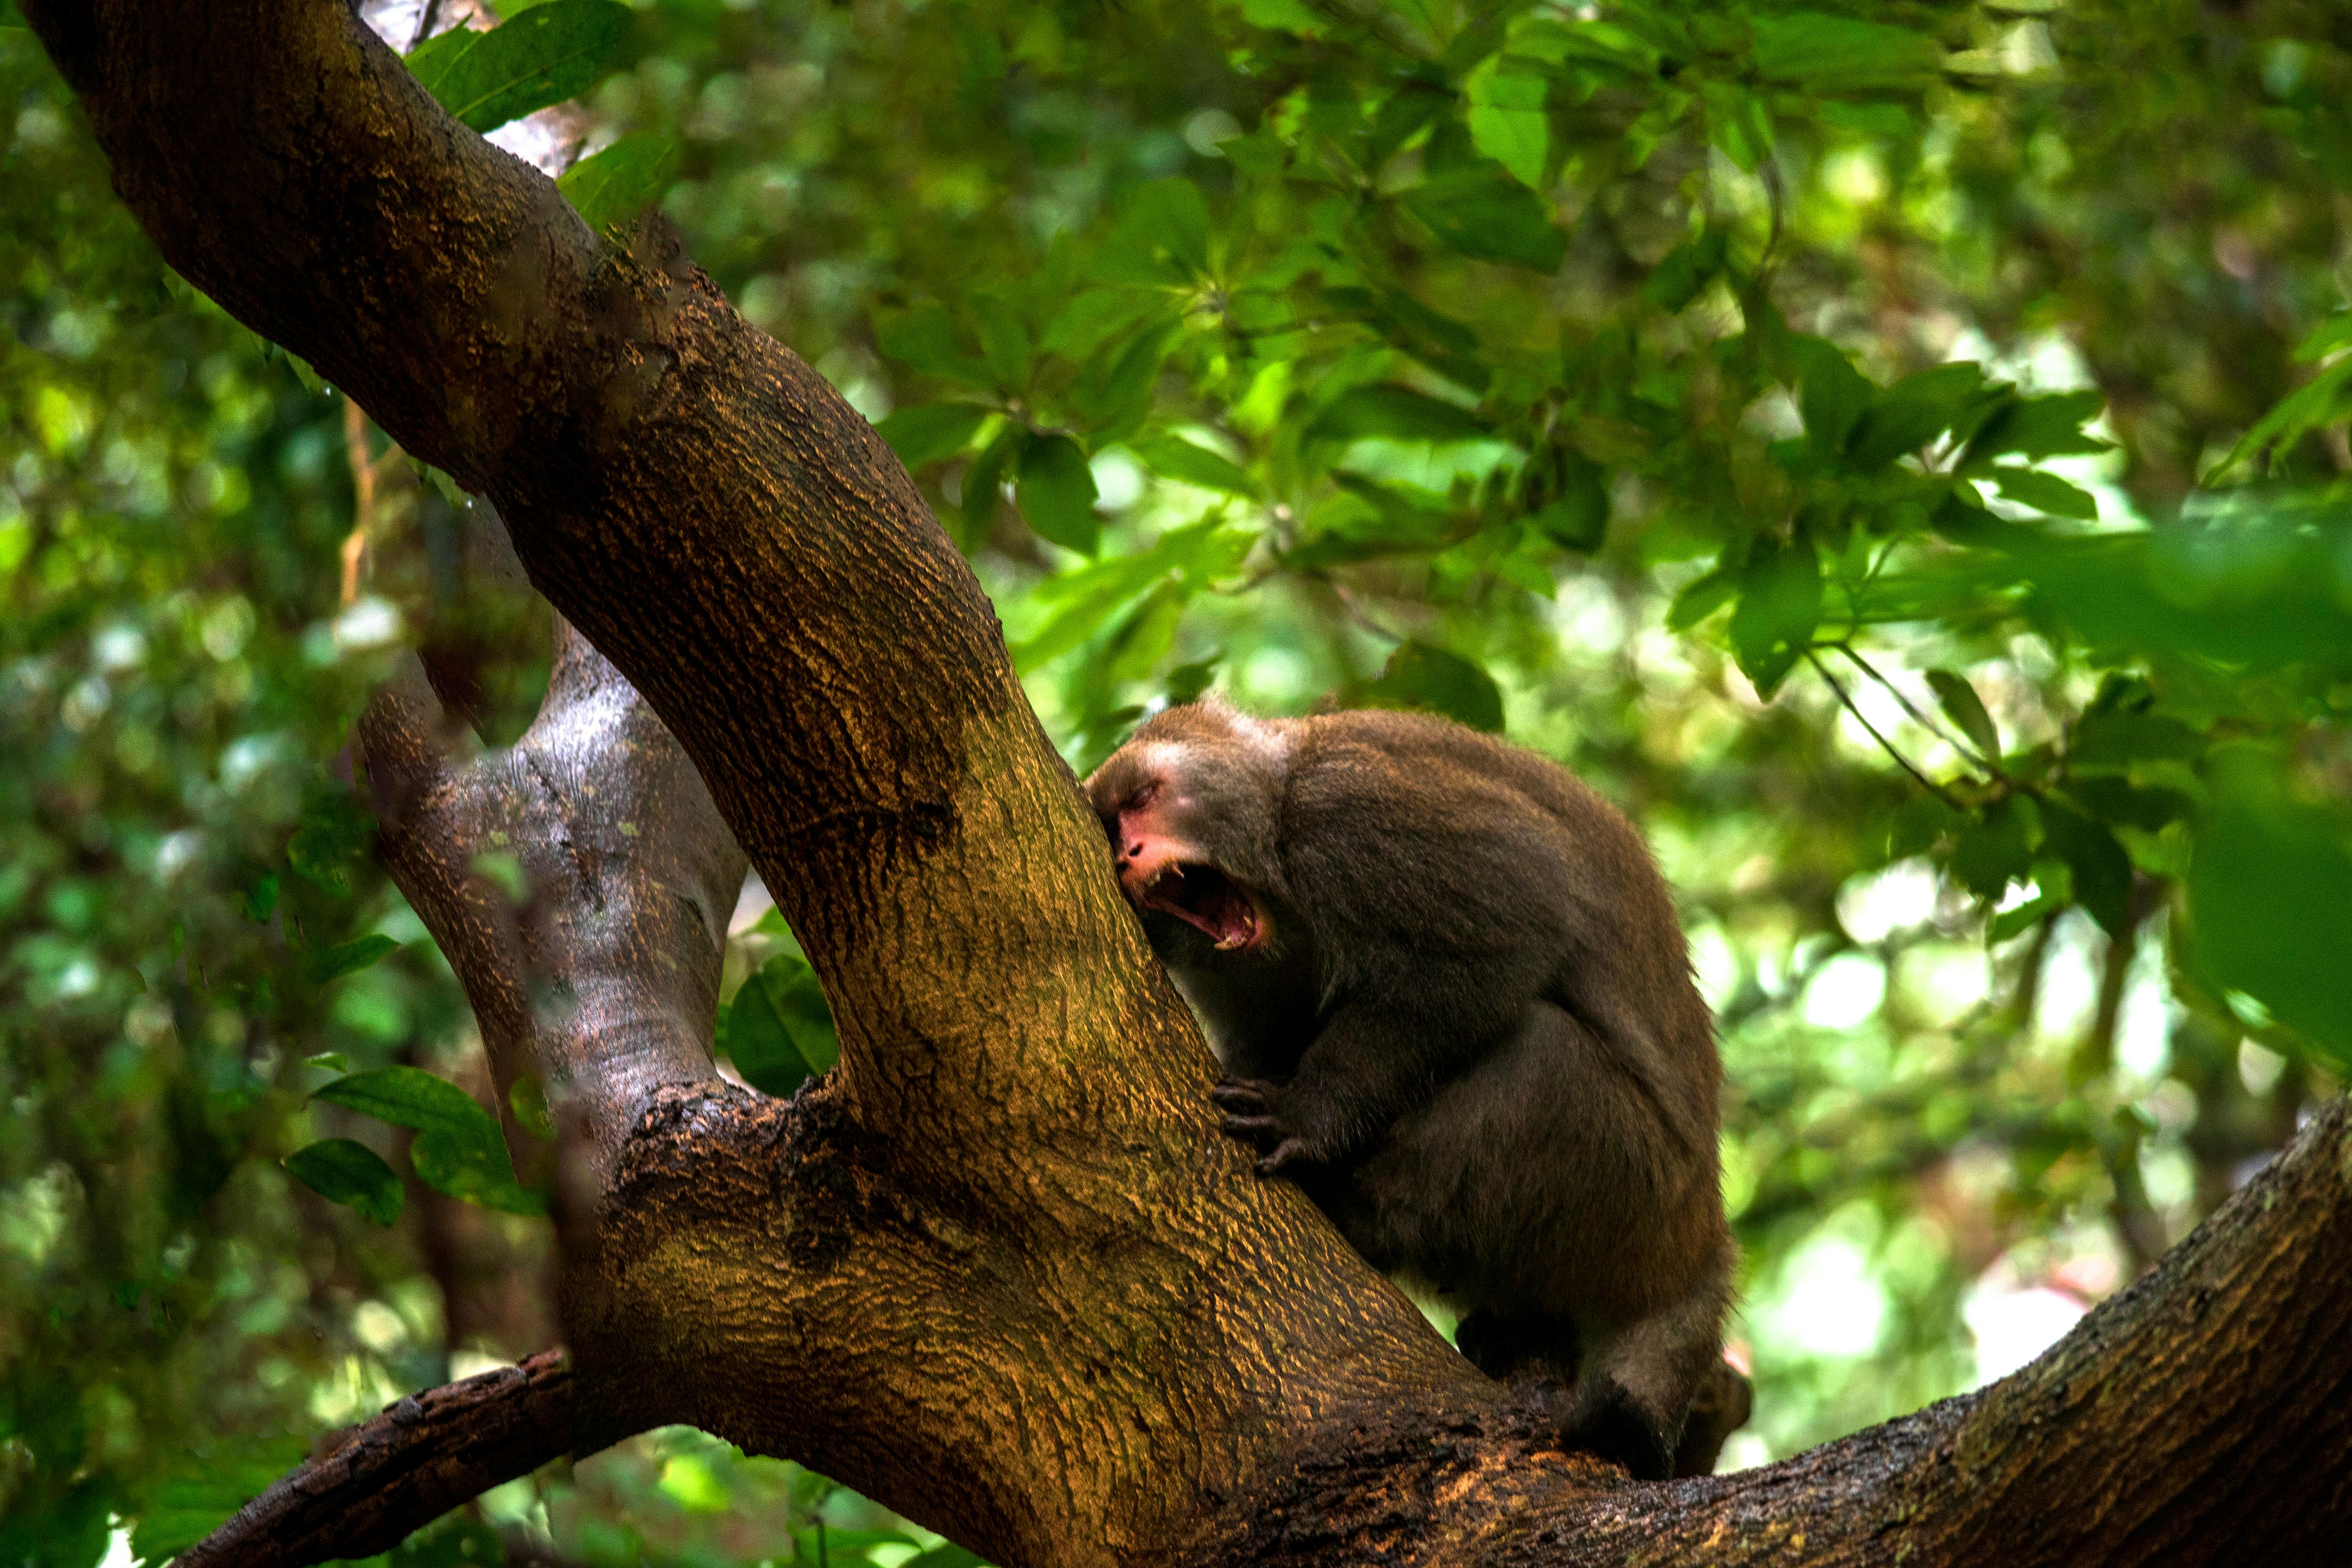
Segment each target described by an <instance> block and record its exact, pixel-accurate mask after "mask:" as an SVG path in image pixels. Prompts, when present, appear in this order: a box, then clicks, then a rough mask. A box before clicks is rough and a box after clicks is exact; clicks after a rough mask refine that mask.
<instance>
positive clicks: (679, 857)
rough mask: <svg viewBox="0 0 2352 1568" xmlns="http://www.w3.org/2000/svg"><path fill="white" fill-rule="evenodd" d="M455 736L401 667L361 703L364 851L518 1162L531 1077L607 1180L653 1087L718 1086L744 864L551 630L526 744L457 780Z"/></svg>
mask: <svg viewBox="0 0 2352 1568" xmlns="http://www.w3.org/2000/svg"><path fill="white" fill-rule="evenodd" d="M453 730H454V726H452V725H450V724H449V723H448V722H447V721H446V720H445V719H444V717H443V715H442V712H441V709H440V705H439V703H438V702H437V701H436V700H435V699H434V696H433V694H432V691H431V689H429V688H428V687H427V686H426V685H425V679H424V673H423V670H422V668H420V667H418V666H416V665H415V664H411V665H410V666H408V667H407V669H406V671H405V672H404V677H403V678H402V679H397V680H395V681H394V682H393V683H392V684H391V685H389V686H387V687H386V688H385V689H384V690H383V692H382V693H381V694H380V695H379V696H378V697H377V699H376V700H375V701H374V702H373V703H372V704H371V705H370V707H369V709H368V711H367V714H366V716H365V717H364V718H363V719H362V721H361V723H360V728H359V735H358V748H357V753H358V757H359V760H360V761H361V762H362V763H363V764H364V765H365V767H366V769H367V773H368V779H369V784H370V788H371V790H372V792H373V795H374V797H375V804H376V809H377V815H378V817H379V819H380V821H381V822H382V823H383V832H382V834H381V837H380V839H379V853H380V854H381V855H382V856H383V860H384V863H385V865H386V867H387V868H388V869H390V871H391V872H392V874H393V877H394V879H395V880H396V881H397V882H399V884H400V886H401V889H402V890H403V891H404V892H405V893H406V894H407V895H408V899H409V901H410V903H411V904H413V905H414V906H415V909H416V910H417V912H418V913H419V914H420V915H421V916H423V917H424V919H425V924H426V926H427V927H428V928H429V929H430V930H431V931H432V932H433V936H434V940H435V941H436V942H438V943H439V944H440V946H441V950H442V952H445V953H446V954H448V955H449V958H450V961H451V963H452V964H453V965H455V967H456V968H457V973H458V976H459V978H460V980H461V981H462V982H463V983H464V984H465V986H466V994H467V1000H468V1001H470V1002H471V1003H472V1004H473V1005H474V1014H475V1016H476V1018H477V1019H478V1021H479V1022H480V1025H481V1029H482V1039H483V1044H484V1047H485V1048H486V1049H487V1051H488V1055H489V1059H490V1073H491V1078H492V1080H493V1082H494V1083H495V1084H496V1086H497V1089H498V1094H499V1108H500V1110H501V1111H502V1112H503V1114H504V1115H505V1117H506V1120H507V1135H508V1138H509V1142H510V1143H512V1144H513V1146H514V1147H515V1149H516V1151H517V1154H518V1163H524V1164H527V1163H530V1162H529V1159H528V1155H527V1151H528V1150H529V1149H530V1139H529V1136H528V1134H527V1133H526V1132H524V1131H523V1130H522V1129H521V1128H520V1127H519V1126H518V1125H517V1122H516V1120H515V1112H514V1108H513V1104H512V1100H513V1093H514V1089H515V1087H516V1085H517V1083H518V1082H519V1081H520V1080H521V1079H526V1078H529V1079H540V1080H542V1081H543V1085H544V1089H545V1092H546V1094H547V1096H548V1099H549V1100H550V1102H551V1105H552V1106H554V1107H556V1108H557V1109H559V1110H562V1109H564V1108H566V1107H568V1108H569V1109H570V1110H572V1112H573V1113H574V1114H577V1115H580V1116H583V1117H584V1118H585V1119H586V1121H587V1123H588V1126H589V1129H590V1131H591V1136H590V1139H589V1147H590V1149H591V1150H592V1152H593V1155H594V1157H595V1158H596V1159H597V1160H598V1161H599V1162H600V1163H609V1161H610V1158H611V1156H612V1153H613V1152H614V1151H615V1150H617V1148H618V1147H619V1145H620V1142H621V1140H622V1138H623V1137H624V1136H625V1134H626V1133H627V1131H628V1129H629V1128H630V1126H631V1125H632V1124H633V1123H634V1122H635V1120H636V1117H637V1113H638V1111H639V1109H640V1108H641V1106H642V1104H643V1102H644V1101H645V1100H646V1097H647V1096H648V1095H649V1094H650V1093H651V1092H652V1091H653V1090H654V1089H656V1088H658V1087H660V1086H661V1085H663V1084H669V1083H688V1082H695V1081H698V1080H702V1079H711V1078H714V1077H716V1076H717V1073H716V1069H715V1068H714V1067H713V1066H712V1064H711V1059H710V1049H709V1040H710V1034H711V1022H712V1018H713V1016H714V1015H715V1014H716V1012H717V1009H718V1005H719V960H720V958H721V956H722V955H723V944H724V942H725V940H726V926H727V920H728V917H729V916H730V914H731V913H733V911H734V908H735V900H736V894H737V892H738V891H739V889H740V888H741V887H742V883H743V870H744V862H743V856H742V852H741V851H740V850H739V849H738V848H736V847H735V841H734V839H733V838H732V837H730V835H729V833H728V832H727V827H726V825H725V824H724V823H722V822H720V821H719V815H718V812H717V811H716V809H715V808H713V806H712V805H711V804H710V797H709V793H708V792H707V791H705V790H704V788H703V787H702V781H701V779H700V778H698V776H696V774H695V772H694V768H693V765H692V764H691V763H688V761H687V759H686V756H685V753H684V752H680V751H679V750H678V748H677V742H675V741H673V740H672V739H671V738H670V736H669V732H668V731H667V730H665V729H663V728H662V725H661V721H659V720H657V719H656V718H655V717H654V716H653V714H652V713H651V712H650V711H649V710H647V709H646V706H645V704H644V703H643V701H641V700H639V699H638V697H637V694H636V693H635V691H634V690H633V689H630V687H629V684H628V682H627V681H625V680H624V679H621V677H620V675H619V673H618V672H616V671H615V670H614V668H613V667H612V666H611V665H610V664H608V663H606V662H605V660H604V657H603V656H602V655H601V654H599V653H597V652H596V650H595V649H594V648H593V647H590V646H589V645H588V644H587V642H586V641H585V640H584V639H583V638H582V637H579V636H577V635H576V634H574V633H573V632H572V630H571V629H570V627H569V626H565V625H563V624H562V622H560V621H559V622H558V624H557V627H556V645H555V663H554V668H553V671H552V674H551V678H550V680H549V687H548V693H547V697H546V699H545V700H544V701H543V702H542V704H541V709H540V715H539V718H538V720H537V721H535V722H534V723H533V724H532V725H531V727H530V731H528V732H527V733H526V734H525V735H524V736H523V737H522V739H521V740H520V741H519V742H516V744H515V745H514V746H513V747H512V748H511V749H510V750H508V751H505V752H497V753H494V754H492V755H490V756H488V757H485V758H482V759H480V760H478V761H477V762H476V763H472V764H470V765H467V766H462V767H457V766H452V765H451V764H450V763H449V762H448V760H447V758H446V748H447V747H448V746H449V745H450V743H451V737H452V733H453ZM518 877H519V878H520V880H521V884H522V885H521V886H520V888H518V887H517V886H515V885H514V883H515V879H517V878H518ZM519 894H520V897H518V895H519Z"/></svg>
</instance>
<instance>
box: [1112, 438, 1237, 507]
mask: <svg viewBox="0 0 2352 1568" xmlns="http://www.w3.org/2000/svg"><path fill="white" fill-rule="evenodd" d="M1128 445H1129V447H1130V448H1131V449H1132V450H1133V451H1134V453H1135V455H1136V456H1137V457H1139V458H1142V459H1143V461H1144V463H1145V465H1146V466H1147V467H1149V468H1150V469H1151V471H1152V472H1153V473H1155V474H1159V475H1160V476H1161V477H1162V478H1165V479H1177V480H1180V481H1181V482H1182V483H1184V484H1188V485H1198V486H1199V487H1201V488H1202V489H1212V490H1223V491H1225V492H1226V493H1227V494H1229V495H1237V496H1249V497H1253V498H1255V496H1256V495H1257V493H1258V488H1257V481H1256V480H1255V479H1251V478H1250V477H1249V475H1248V474H1246V473H1244V471H1243V470H1242V469H1241V468H1239V467H1237V466H1236V465H1235V464H1234V463H1233V462H1232V461H1231V460H1230V459H1228V458H1224V457H1223V456H1221V455H1219V454H1218V453H1215V452H1212V451H1210V450H1209V449H1208V448H1207V447H1198V446H1195V445H1193V444H1192V442H1190V441H1187V440H1184V439H1183V438H1181V437H1177V436H1154V437H1148V438H1146V439H1144V440H1140V441H1130V442H1129V443H1128Z"/></svg>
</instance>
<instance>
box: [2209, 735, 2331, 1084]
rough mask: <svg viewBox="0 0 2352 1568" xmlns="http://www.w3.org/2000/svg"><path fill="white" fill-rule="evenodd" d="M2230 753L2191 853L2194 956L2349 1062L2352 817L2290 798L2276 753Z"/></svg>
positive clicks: (2221, 983) (2214, 980) (2218, 980)
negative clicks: (2215, 797)
mask: <svg viewBox="0 0 2352 1568" xmlns="http://www.w3.org/2000/svg"><path fill="white" fill-rule="evenodd" d="M2229 752H2230V753H2231V754H2229V755H2227V756H2225V757H2224V758H2223V760H2222V761H2221V763H2220V765H2219V766H2218V769H2217V773H2218V783H2217V795H2218V801H2217V804H2216V805H2215V808H2214V809H2213V811H2212V812H2211V813H2210V815H2209V816H2207V817H2206V819H2205V820H2204V821H2203V822H2201V823H2200V825H2199V829H2198V834H2197V840H2196V848H2195V851H2194V855H2193V858H2191V860H2190V862H2189V925H2190V934H2191V948H2190V951H2191V954H2192V957H2193V962H2194V963H2195V965H2196V967H2197V968H2198V970H2199V971H2200V973H2202V974H2203V975H2204V976H2205V977H2206V978H2207V980H2208V981H2209V982H2210V984H2213V985H2215V986H2216V987H2217V988H2219V989H2221V990H2224V991H2242V992H2244V993H2245V994H2248V995H2250V996H2252V997H2253V998H2254V999H2255V1000H2256V1001H2258V1002H2260V1003H2261V1004H2262V1005H2263V1006H2264V1007H2266V1008H2268V1009H2269V1010H2270V1013H2271V1016H2273V1018H2276V1019H2278V1020H2279V1021H2280V1022H2282V1023H2284V1024H2287V1025H2290V1026H2293V1027H2294V1028H2296V1029H2299V1030H2301V1031H2303V1032H2304V1033H2305V1034H2306V1035H2308V1036H2310V1037H2312V1039H2313V1040H2314V1041H2315V1042H2316V1043H2317V1044H2319V1045H2320V1046H2321V1047H2323V1048H2325V1049H2326V1052H2327V1054H2328V1055H2329V1056H2330V1057H2332V1058H2334V1059H2335V1061H2336V1063H2337V1064H2338V1065H2339V1069H2340V1068H2341V1067H2343V1066H2352V984H2346V982H2345V972H2346V960H2345V955H2346V954H2347V953H2352V847H2347V846H2352V823H2347V820H2346V818H2345V817H2344V816H2342V815H2341V814H2340V813H2337V812H2335V811H2330V810H2327V809H2326V808H2324V807H2319V806H2314V805H2305V804H2303V803H2301V802H2299V801H2296V800H2295V799H2294V798H2293V797H2292V796H2291V795H2288V794H2287V792H2286V790H2285V789H2284V786H2283V783H2282V780H2281V777H2280V774H2281V772H2282V771H2283V770H2282V766H2281V763H2279V761H2278V760H2277V759H2273V758H2270V757H2266V756H2263V755H2261V754H2259V753H2255V752H2253V751H2252V748H2251V747H2244V746H2239V747H2231V748H2229Z"/></svg>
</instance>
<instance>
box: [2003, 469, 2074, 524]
mask: <svg viewBox="0 0 2352 1568" xmlns="http://www.w3.org/2000/svg"><path fill="white" fill-rule="evenodd" d="M1986 478H1988V479H1991V480H1992V481H1993V482H1994V483H1995V484H1997V485H1999V486H2000V493H2001V494H2002V495H2004V496H2007V497H2008V498H2009V499H2010V500H2013V501H2018V502H2020V503H2021V504H2023V505H2026V506H2030V507H2032V508H2033V509H2034V510H2037V511H2046V512H2048V513H2049V514H2050V515H2051V516H2053V517H2077V518H2082V519H2084V521H2096V520H2097V518H2098V515H2099V503H2098V501H2097V500H2096V499H2095V498H2094V497H2093V496H2092V495H2091V493H2090V492H2089V491H2087V490H2084V489H2078V488H2077V487H2075V486H2074V485H2070V484H2068V483H2067V482H2066V481H2065V480H2063V479H2060V478H2058V477H2057V476H2056V475H2055V474H2045V473H2042V472H2041V471H2040V470H2039V469H2035V468H1995V469H1993V470H1992V471H1991V472H1990V473H1989V474H1988V475H1987V476H1986Z"/></svg>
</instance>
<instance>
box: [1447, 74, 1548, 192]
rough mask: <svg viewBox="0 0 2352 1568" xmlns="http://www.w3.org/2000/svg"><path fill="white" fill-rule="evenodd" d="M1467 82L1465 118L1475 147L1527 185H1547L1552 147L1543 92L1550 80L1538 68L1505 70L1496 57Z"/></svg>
mask: <svg viewBox="0 0 2352 1568" xmlns="http://www.w3.org/2000/svg"><path fill="white" fill-rule="evenodd" d="M1465 87H1466V89H1467V90H1468V97H1469V107H1468V109H1467V110H1466V112H1465V115H1464V119H1465V121H1466V122H1467V123H1468V125H1469V128H1470V142H1471V145H1472V146H1474V147H1475V148H1477V149H1478V151H1479V152H1481V153H1485V154H1486V156H1487V157H1489V158H1492V159H1494V160H1495V162H1496V163H1500V164H1501V165H1502V166H1503V167H1504V168H1506V169H1508V170H1509V171H1510V172H1511V173H1512V174H1513V175H1514V176H1516V177H1517V179H1519V180H1520V181H1522V182H1523V183H1525V184H1528V185H1531V186H1534V187H1536V188H1538V189H1540V188H1542V185H1543V174H1544V162H1545V160H1546V158H1547V157H1549V153H1550V150H1551V121H1550V119H1549V116H1547V115H1546V114H1545V112H1544V96H1545V94H1546V93H1548V92H1549V90H1550V88H1551V83H1550V82H1549V80H1547V79H1545V78H1543V77H1540V76H1538V75H1536V74H1534V73H1533V72H1525V73H1522V72H1519V71H1515V70H1510V69H1507V68H1502V67H1501V62H1500V60H1499V58H1497V59H1493V60H1489V61H1487V62H1486V64H1485V65H1482V66H1480V67H1479V68H1478V69H1476V70H1475V71H1473V72H1472V73H1471V74H1470V78H1469V80H1468V81H1467V82H1466V83H1465Z"/></svg>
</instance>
